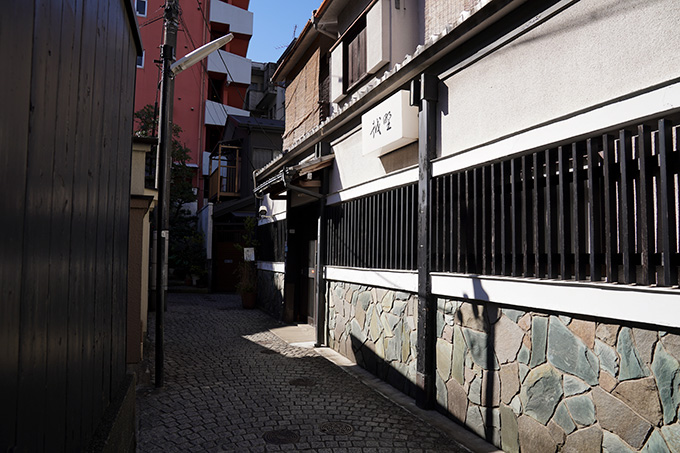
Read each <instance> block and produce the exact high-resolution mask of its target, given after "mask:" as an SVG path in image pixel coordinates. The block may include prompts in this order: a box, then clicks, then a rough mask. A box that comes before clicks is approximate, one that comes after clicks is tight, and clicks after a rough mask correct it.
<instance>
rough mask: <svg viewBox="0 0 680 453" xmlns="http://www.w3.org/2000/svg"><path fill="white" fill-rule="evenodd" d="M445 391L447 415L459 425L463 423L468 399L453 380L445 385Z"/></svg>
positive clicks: (460, 386) (461, 388)
mask: <svg viewBox="0 0 680 453" xmlns="http://www.w3.org/2000/svg"><path fill="white" fill-rule="evenodd" d="M446 390H447V392H448V396H447V401H448V410H449V413H450V414H451V415H453V416H454V417H455V418H456V419H458V420H459V421H460V422H461V423H462V422H464V421H465V414H466V413H467V406H468V397H467V393H466V392H465V389H464V388H463V386H462V385H460V384H459V383H458V382H456V381H455V380H454V379H451V380H449V382H447V383H446Z"/></svg>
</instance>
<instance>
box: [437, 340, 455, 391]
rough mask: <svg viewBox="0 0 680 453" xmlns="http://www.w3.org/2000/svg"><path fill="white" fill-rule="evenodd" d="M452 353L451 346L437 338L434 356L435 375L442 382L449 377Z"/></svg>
mask: <svg viewBox="0 0 680 453" xmlns="http://www.w3.org/2000/svg"><path fill="white" fill-rule="evenodd" d="M452 352H453V345H452V344H451V343H449V342H448V341H446V340H442V339H441V338H437V347H436V356H437V374H438V375H439V376H440V377H441V378H442V379H443V380H444V382H446V381H448V380H449V378H450V377H451V355H452Z"/></svg>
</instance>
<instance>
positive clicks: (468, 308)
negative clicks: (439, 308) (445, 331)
mask: <svg viewBox="0 0 680 453" xmlns="http://www.w3.org/2000/svg"><path fill="white" fill-rule="evenodd" d="M456 317H457V318H458V321H460V323H461V325H462V326H463V327H467V328H469V329H473V330H477V331H481V332H489V323H488V322H487V320H486V316H484V305H482V304H476V303H473V302H465V303H463V304H461V306H460V308H459V309H458V312H457V313H456Z"/></svg>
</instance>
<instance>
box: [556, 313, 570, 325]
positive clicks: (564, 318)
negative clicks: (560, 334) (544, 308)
mask: <svg viewBox="0 0 680 453" xmlns="http://www.w3.org/2000/svg"><path fill="white" fill-rule="evenodd" d="M559 318H560V321H562V322H563V323H564V325H565V326H568V325H569V324H570V323H571V316H565V315H560V316H559Z"/></svg>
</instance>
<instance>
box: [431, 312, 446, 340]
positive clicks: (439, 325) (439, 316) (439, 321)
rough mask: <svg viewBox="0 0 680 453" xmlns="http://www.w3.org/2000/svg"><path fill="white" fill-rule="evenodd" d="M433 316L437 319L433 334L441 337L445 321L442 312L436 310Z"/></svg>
mask: <svg viewBox="0 0 680 453" xmlns="http://www.w3.org/2000/svg"><path fill="white" fill-rule="evenodd" d="M434 317H435V320H436V321H437V325H436V327H437V328H436V331H435V332H436V333H435V335H436V336H437V338H441V336H442V335H443V333H444V327H446V322H445V321H444V313H442V312H441V311H438V312H437V313H435V315H434Z"/></svg>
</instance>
